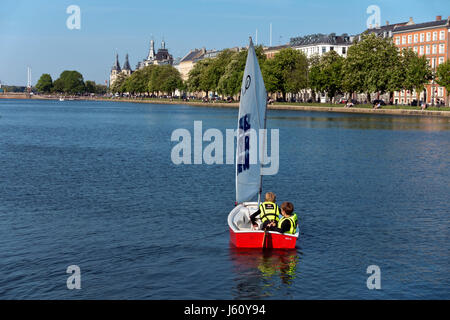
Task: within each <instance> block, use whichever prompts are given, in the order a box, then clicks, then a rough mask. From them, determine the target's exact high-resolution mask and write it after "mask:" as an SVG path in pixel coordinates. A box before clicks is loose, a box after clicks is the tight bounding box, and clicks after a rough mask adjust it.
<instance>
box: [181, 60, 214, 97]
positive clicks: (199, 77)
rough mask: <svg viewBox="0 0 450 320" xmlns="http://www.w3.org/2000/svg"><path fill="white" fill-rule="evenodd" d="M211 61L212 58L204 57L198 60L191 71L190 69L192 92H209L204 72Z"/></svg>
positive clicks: (189, 85) (189, 83)
mask: <svg viewBox="0 0 450 320" xmlns="http://www.w3.org/2000/svg"><path fill="white" fill-rule="evenodd" d="M210 63H211V59H203V60H200V61H199V62H197V63H196V64H195V65H194V67H193V68H192V70H191V71H189V78H188V81H187V87H188V90H189V91H191V92H198V91H206V94H208V90H209V88H208V86H207V83H205V77H204V76H203V74H204V73H205V71H206V69H207V68H208V66H209V64H210Z"/></svg>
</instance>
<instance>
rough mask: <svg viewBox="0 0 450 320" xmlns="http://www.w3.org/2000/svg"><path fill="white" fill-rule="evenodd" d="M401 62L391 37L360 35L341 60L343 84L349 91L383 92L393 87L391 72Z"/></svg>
mask: <svg viewBox="0 0 450 320" xmlns="http://www.w3.org/2000/svg"><path fill="white" fill-rule="evenodd" d="M399 63H400V58H399V54H398V50H397V48H396V46H395V45H394V43H393V42H392V40H391V39H388V38H380V37H377V36H376V35H374V34H370V35H363V37H362V40H361V41H360V42H356V43H355V44H354V45H353V46H351V47H350V48H349V50H348V54H347V58H346V59H345V63H344V79H343V81H344V83H343V84H344V87H345V89H346V90H347V91H349V92H361V93H362V92H365V93H366V94H367V96H368V101H370V93H372V92H378V93H384V92H387V91H390V90H392V84H393V83H392V79H391V78H392V76H393V75H394V73H395V72H396V70H397V69H396V66H398V64H399Z"/></svg>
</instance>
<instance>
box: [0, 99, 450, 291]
mask: <svg viewBox="0 0 450 320" xmlns="http://www.w3.org/2000/svg"><path fill="white" fill-rule="evenodd" d="M194 120H201V121H203V130H206V129H207V128H217V129H219V130H221V131H222V132H223V133H225V129H226V128H230V129H234V128H235V127H236V125H237V109H211V108H202V107H190V106H183V105H179V106H165V105H151V104H131V103H113V102H110V103H109V102H80V101H65V102H59V101H26V100H17V101H13V100H0V248H1V249H0V298H2V299H16V298H26V299H56V298H63V299H66V298H70V299H72V298H76V299H248V298H250V299H351V298H362V299H404V298H408V299H418V298H423V299H430V298H440V299H442V298H443V299H449V298H450V291H449V285H450V280H449V279H450V276H449V271H450V270H449V265H450V254H449V244H450V233H449V230H450V223H449V214H450V210H449V203H448V199H449V191H450V190H449V182H450V123H449V120H448V119H437V118H417V117H397V116H395V117H394V116H375V115H356V114H332V113H308V112H289V111H269V113H268V127H269V128H280V170H279V173H278V174H277V175H276V176H270V177H265V178H264V190H263V191H264V192H266V191H274V192H275V193H276V194H277V195H278V199H277V200H278V202H279V203H281V202H283V201H286V200H289V201H291V202H293V203H294V205H295V207H296V211H297V212H298V214H299V218H300V230H301V235H300V238H299V240H298V242H297V248H296V250H293V251H288V252H284V251H269V252H262V251H260V250H236V249H234V248H232V247H230V244H229V234H228V229H227V223H226V218H227V215H228V213H229V211H230V210H231V209H232V208H233V205H234V192H235V191H234V167H233V166H232V165H204V164H203V165H180V166H176V165H175V164H173V163H172V161H171V150H172V147H173V146H174V145H175V144H176V143H174V142H171V140H170V138H171V134H172V132H173V131H174V130H175V129H177V128H186V129H188V130H189V131H190V132H191V133H193V122H194ZM204 145H207V143H205V144H204ZM69 265H78V266H79V267H80V268H81V287H82V288H81V290H68V289H67V287H66V280H67V278H68V276H69V275H68V274H67V273H66V268H67V267H68V266H69ZM369 265H378V266H379V267H380V269H381V286H382V288H381V290H369V289H368V288H367V286H366V280H367V277H369V274H367V273H366V269H367V267H368V266H369Z"/></svg>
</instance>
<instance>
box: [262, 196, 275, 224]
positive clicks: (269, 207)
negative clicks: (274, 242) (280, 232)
mask: <svg viewBox="0 0 450 320" xmlns="http://www.w3.org/2000/svg"><path fill="white" fill-rule="evenodd" d="M259 210H260V211H261V212H260V213H259V216H260V218H261V221H262V222H263V223H264V222H265V221H266V220H269V221H276V222H278V220H280V218H278V214H279V212H280V208H278V205H277V204H276V203H273V202H269V201H266V202H263V203H261V204H260V205H259Z"/></svg>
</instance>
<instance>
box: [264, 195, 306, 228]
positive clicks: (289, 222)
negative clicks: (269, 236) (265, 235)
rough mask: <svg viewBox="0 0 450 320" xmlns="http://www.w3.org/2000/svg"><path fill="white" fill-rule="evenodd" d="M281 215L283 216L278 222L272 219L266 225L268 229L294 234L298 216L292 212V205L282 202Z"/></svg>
mask: <svg viewBox="0 0 450 320" xmlns="http://www.w3.org/2000/svg"><path fill="white" fill-rule="evenodd" d="M281 215H282V216H283V217H282V218H281V219H280V220H279V221H278V223H277V222H275V221H272V222H270V223H269V224H268V225H267V227H268V229H269V230H270V231H276V232H280V233H288V234H295V233H296V232H297V226H298V218H297V214H296V213H295V212H294V205H293V204H292V203H290V202H283V203H282V204H281Z"/></svg>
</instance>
